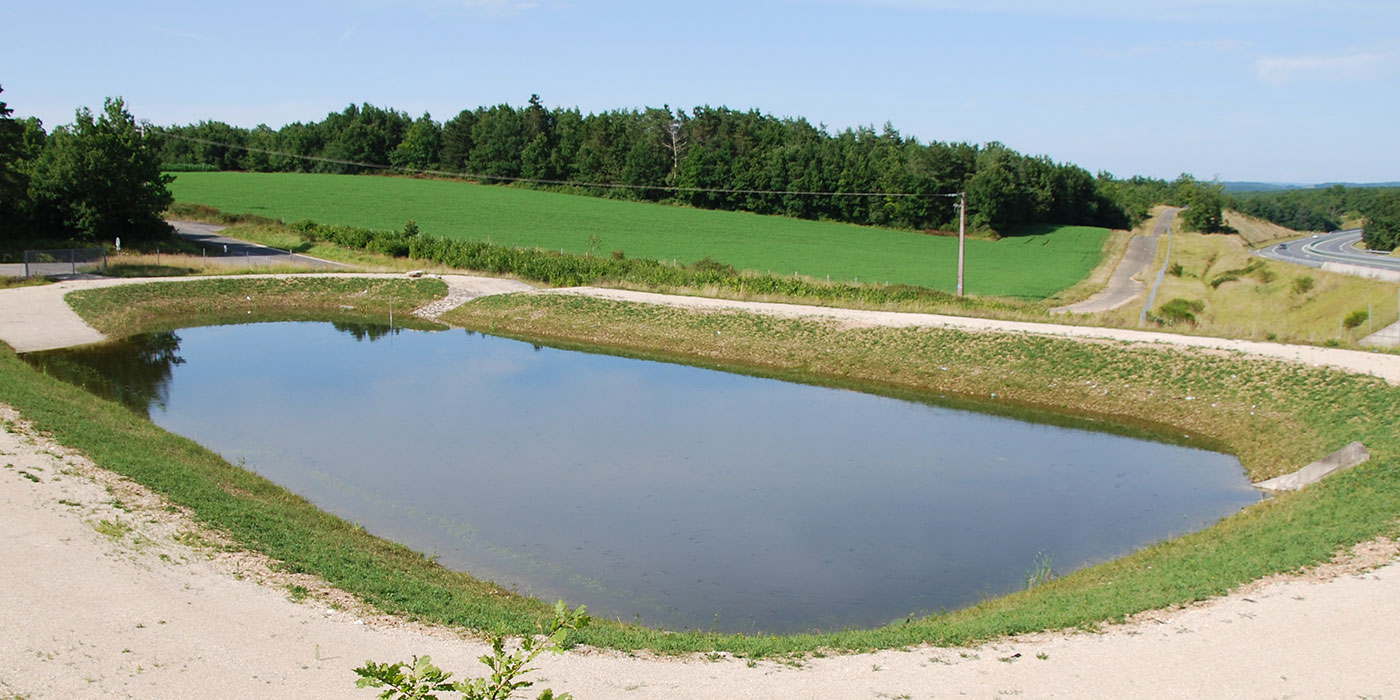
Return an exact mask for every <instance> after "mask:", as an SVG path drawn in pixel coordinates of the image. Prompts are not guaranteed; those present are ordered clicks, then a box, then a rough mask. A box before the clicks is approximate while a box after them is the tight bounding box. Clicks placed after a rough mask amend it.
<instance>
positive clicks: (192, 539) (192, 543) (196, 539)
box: [171, 530, 209, 549]
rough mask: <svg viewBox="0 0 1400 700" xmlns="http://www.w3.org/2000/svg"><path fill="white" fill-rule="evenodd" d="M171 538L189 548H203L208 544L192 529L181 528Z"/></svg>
mask: <svg viewBox="0 0 1400 700" xmlns="http://www.w3.org/2000/svg"><path fill="white" fill-rule="evenodd" d="M171 539H173V540H175V541H176V542H178V543H179V544H182V545H185V546H186V547H189V548H191V549H203V548H205V547H208V546H209V543H208V542H206V541H205V540H204V538H203V537H200V536H199V533H197V532H194V531H193V530H181V531H180V532H177V533H175V536H174V537H172V538H171Z"/></svg>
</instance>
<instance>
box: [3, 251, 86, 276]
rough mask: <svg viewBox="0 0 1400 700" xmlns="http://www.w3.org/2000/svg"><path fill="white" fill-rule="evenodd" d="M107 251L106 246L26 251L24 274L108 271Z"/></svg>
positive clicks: (74, 273) (41, 274)
mask: <svg viewBox="0 0 1400 700" xmlns="http://www.w3.org/2000/svg"><path fill="white" fill-rule="evenodd" d="M106 271H107V251H106V249H104V248H60V249H57V250H26V251H24V276H25V277H47V276H51V275H76V274H80V273H84V272H87V273H92V272H106Z"/></svg>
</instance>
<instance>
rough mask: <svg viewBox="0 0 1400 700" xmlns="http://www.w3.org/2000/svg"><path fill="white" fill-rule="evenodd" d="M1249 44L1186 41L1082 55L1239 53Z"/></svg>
mask: <svg viewBox="0 0 1400 700" xmlns="http://www.w3.org/2000/svg"><path fill="white" fill-rule="evenodd" d="M1248 46H1249V43H1248V42H1245V41H1241V40H1239V39H1192V40H1187V41H1173V42H1167V43H1162V44H1139V45H1137V46H1129V47H1127V48H1122V49H1101V48H1092V49H1085V50H1084V51H1083V54H1084V55H1085V56H1088V57H1089V58H1102V59H1106V60H1112V61H1118V60H1123V59H1129V58H1140V57H1142V56H1153V55H1156V54H1160V53H1166V52H1169V51H1170V52H1181V51H1193V52H1208V53H1239V52H1241V51H1244V50H1245V49H1246V48H1248Z"/></svg>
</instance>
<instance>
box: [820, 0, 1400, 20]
mask: <svg viewBox="0 0 1400 700" xmlns="http://www.w3.org/2000/svg"><path fill="white" fill-rule="evenodd" d="M823 1H825V2H830V3H837V4H846V5H869V6H883V7H899V8H905V9H911V10H931V11H952V12H973V13H987V14H1005V15H1028V16H1042V17H1047V16H1048V17H1085V18H1101V19H1109V18H1112V19H1128V20H1153V21H1169V22H1185V23H1199V24H1211V23H1219V22H1230V21H1240V20H1250V19H1255V18H1258V17H1259V16H1260V15H1261V14H1273V15H1277V14H1279V13H1298V12H1302V13H1312V12H1318V13H1320V12H1324V11H1325V12H1327V13H1328V14H1332V15H1336V14H1347V15H1355V16H1359V17H1372V18H1395V17H1397V16H1400V4H1397V3H1390V2H1375V0H1333V1H1332V2H1330V3H1327V4H1325V5H1323V4H1320V3H1317V2H1316V1H1315V0H1132V1H1131V2H1123V1H1122V0H1062V1H1061V2H1046V1H1045V0H823Z"/></svg>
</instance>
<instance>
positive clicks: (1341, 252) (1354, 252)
mask: <svg viewBox="0 0 1400 700" xmlns="http://www.w3.org/2000/svg"><path fill="white" fill-rule="evenodd" d="M1360 241H1361V229H1359V228H1352V229H1346V230H1344V231H1333V232H1331V233H1325V234H1321V235H1317V236H1313V237H1312V238H1304V239H1302V240H1297V241H1291V242H1286V243H1276V244H1274V245H1271V246H1267V247H1264V248H1261V249H1259V250H1257V251H1255V253H1254V254H1255V255H1258V256H1261V257H1265V258H1270V259H1272V260H1280V261H1283V262H1290V263H1294V264H1297V265H1307V266H1308V267H1322V266H1323V265H1324V264H1326V263H1329V262H1332V263H1345V264H1348V265H1360V266H1362V267H1369V268H1374V269H1377V270H1389V271H1392V272H1400V258H1392V257H1390V255H1389V254H1388V253H1380V252H1374V251H1368V250H1365V249H1362V248H1358V247H1357V245H1356V244H1357V243H1359V242H1360Z"/></svg>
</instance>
